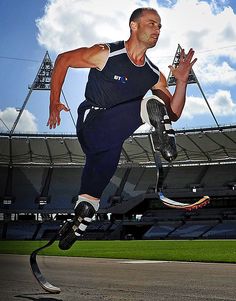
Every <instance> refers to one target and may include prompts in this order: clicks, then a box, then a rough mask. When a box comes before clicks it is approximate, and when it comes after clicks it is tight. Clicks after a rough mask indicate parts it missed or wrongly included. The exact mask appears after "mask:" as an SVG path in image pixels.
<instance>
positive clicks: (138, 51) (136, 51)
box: [125, 37, 147, 66]
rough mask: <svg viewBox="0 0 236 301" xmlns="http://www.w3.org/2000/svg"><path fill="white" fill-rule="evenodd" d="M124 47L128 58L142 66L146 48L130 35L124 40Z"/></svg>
mask: <svg viewBox="0 0 236 301" xmlns="http://www.w3.org/2000/svg"><path fill="white" fill-rule="evenodd" d="M125 48H126V51H127V54H128V56H129V58H130V59H131V61H132V62H133V63H134V64H135V65H141V66H142V65H143V64H144V62H145V54H146V51H147V48H145V47H144V46H142V45H140V43H138V41H136V40H134V39H132V38H131V37H130V38H129V39H128V40H127V41H126V42H125Z"/></svg>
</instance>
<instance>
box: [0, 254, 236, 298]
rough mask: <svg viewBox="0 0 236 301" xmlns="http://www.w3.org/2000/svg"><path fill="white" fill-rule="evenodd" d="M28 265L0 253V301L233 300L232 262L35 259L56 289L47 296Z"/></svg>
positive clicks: (23, 258)
mask: <svg viewBox="0 0 236 301" xmlns="http://www.w3.org/2000/svg"><path fill="white" fill-rule="evenodd" d="M28 262H29V258H28V256H22V255H21V256H18V255H0V300H3V301H8V300H11V301H14V300H15V301H18V300H19V301H20V300H21V301H23V300H33V301H57V300H58V301H62V300H63V301H77V300H78V301H95V300H96V301H102V300H105V301H143V300H145V301H146V300H147V301H159V300H160V301H161V300H165V301H168V300H171V301H185V300H188V301H189V300H190V301H195V300H198V301H199V300H200V301H203V300H204V301H208V300H211V301H213V300H214V301H217V300H236V264H222V263H218V264H212V263H211V264H204V263H182V262H161V261H159V262H158V261H154V262H152V261H131V260H111V259H88V258H72V257H69V258H68V257H49V256H39V259H38V262H39V265H40V268H41V270H42V271H43V273H44V275H45V276H46V277H47V279H48V280H49V281H51V282H52V284H54V285H56V286H59V287H60V288H61V290H62V292H61V293H60V294H58V295H52V294H48V293H46V292H44V291H43V289H41V287H40V286H39V285H38V283H37V282H36V280H35V279H34V277H33V276H32V274H31V271H30V267H29V263H28Z"/></svg>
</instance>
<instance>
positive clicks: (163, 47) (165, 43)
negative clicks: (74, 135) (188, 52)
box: [36, 0, 236, 85]
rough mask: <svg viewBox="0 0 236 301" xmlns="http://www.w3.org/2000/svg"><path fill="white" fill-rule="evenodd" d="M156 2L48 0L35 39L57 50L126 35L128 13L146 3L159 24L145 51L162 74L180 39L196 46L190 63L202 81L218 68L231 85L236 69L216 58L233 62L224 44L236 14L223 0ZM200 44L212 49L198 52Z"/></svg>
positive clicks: (235, 56) (233, 33)
mask: <svg viewBox="0 0 236 301" xmlns="http://www.w3.org/2000/svg"><path fill="white" fill-rule="evenodd" d="M157 3H158V1H155V0H146V1H145V0H129V1H126V0H120V1H110V0H100V1H96V0H77V1H75V0H49V2H48V4H47V6H46V8H45V13H44V15H43V17H42V18H40V19H38V20H37V21H36V24H37V26H38V29H39V33H38V42H39V43H40V44H41V45H43V46H44V47H45V48H47V49H48V50H49V51H53V52H55V53H59V52H62V51H66V50H69V49H73V48H78V47H81V46H89V45H92V44H94V43H98V42H109V41H114V40H120V39H127V38H128V36H129V28H128V19H129V16H130V14H131V12H132V11H133V10H134V9H135V8H137V7H140V6H152V7H154V8H156V9H157V10H158V11H159V13H160V15H161V18H162V24H163V29H162V33H161V36H160V40H159V43H158V46H157V47H156V48H155V49H153V50H151V51H150V52H149V56H150V57H151V59H152V60H153V61H154V63H156V64H157V65H158V66H160V69H161V70H162V71H163V72H164V73H165V74H166V75H168V72H169V69H168V68H167V66H168V65H169V64H170V63H171V61H172V60H173V56H174V53H175V51H176V47H177V44H178V43H180V44H181V46H182V47H184V48H185V49H189V48H190V47H193V48H194V49H195V50H196V56H199V60H198V62H197V64H196V65H195V66H196V68H197V70H200V69H201V70H204V72H202V73H201V75H202V74H204V75H203V77H202V79H201V82H202V83H211V82H213V80H215V79H216V80H217V78H216V76H215V72H216V71H217V72H218V71H220V72H221V71H224V72H226V76H224V77H222V78H221V79H220V82H221V83H222V84H227V85H235V83H236V80H235V78H236V71H235V70H233V68H232V67H230V62H222V61H221V60H219V58H220V57H222V56H227V57H228V59H229V60H230V61H232V62H236V51H235V48H225V47H226V46H229V45H232V44H233V43H232V41H233V40H232V38H233V37H236V27H235V24H236V15H235V14H234V12H233V9H232V8H231V7H229V6H227V5H228V1H226V0H217V1H216V0H212V1H211V2H210V3H208V2H207V1H200V0H191V1H189V0H178V1H176V3H175V1H170V0H166V1H164V2H163V3H164V4H166V5H165V6H161V5H160V4H157ZM173 3H174V4H173ZM124 8H125V9H124ZM234 44H235V43H234ZM206 49H212V51H209V52H204V50H206ZM215 49H218V50H217V51H215ZM195 66H194V68H195ZM218 74H219V73H218ZM220 74H221V73H220Z"/></svg>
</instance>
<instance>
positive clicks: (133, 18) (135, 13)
mask: <svg viewBox="0 0 236 301" xmlns="http://www.w3.org/2000/svg"><path fill="white" fill-rule="evenodd" d="M145 11H150V12H155V13H156V14H158V13H157V11H156V9H154V8H152V7H140V8H137V9H135V10H134V11H133V12H132V14H131V16H130V18H129V25H130V23H131V22H136V21H137V20H138V19H139V18H140V17H141V16H142V14H143V12H145Z"/></svg>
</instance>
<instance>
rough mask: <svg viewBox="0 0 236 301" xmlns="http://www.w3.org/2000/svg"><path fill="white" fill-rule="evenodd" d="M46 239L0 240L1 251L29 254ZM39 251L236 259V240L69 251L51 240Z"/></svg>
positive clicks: (78, 246)
mask: <svg viewBox="0 0 236 301" xmlns="http://www.w3.org/2000/svg"><path fill="white" fill-rule="evenodd" d="M45 243H46V242H44V241H0V253H1V254H24V255H29V254H30V253H31V252H32V251H33V250H35V249H36V248H38V247H40V246H42V245H43V244H45ZM40 255H55V256H78V257H94V258H120V259H140V260H141V259H145V260H168V261H169V260H170V261H200V262H228V263H229V262H230V263H236V240H193V241H191V240H185V241H173V240H171V241H166V240H165V241H164V240H163V241H157V240H155V241H144V240H139V241H80V242H77V243H75V244H74V245H73V247H72V248H71V249H70V250H68V251H62V250H60V249H59V248H58V245H57V243H54V244H53V245H52V246H51V247H49V248H48V249H46V250H45V251H42V252H41V253H40Z"/></svg>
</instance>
